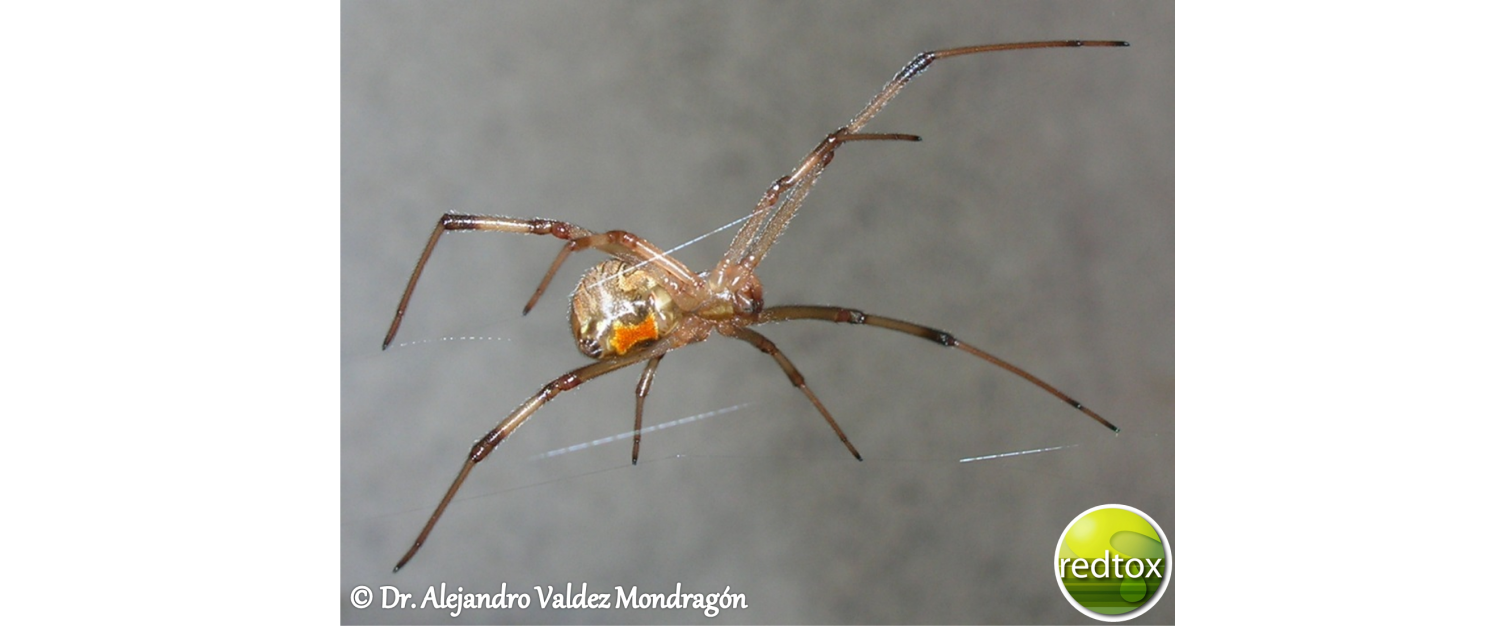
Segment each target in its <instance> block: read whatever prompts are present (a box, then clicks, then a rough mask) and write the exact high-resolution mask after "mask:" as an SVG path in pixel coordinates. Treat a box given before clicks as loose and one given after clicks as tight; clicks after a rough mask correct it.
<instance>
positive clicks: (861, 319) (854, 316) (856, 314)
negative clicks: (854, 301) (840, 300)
mask: <svg viewBox="0 0 1500 640" xmlns="http://www.w3.org/2000/svg"><path fill="white" fill-rule="evenodd" d="M833 321H834V322H840V323H843V324H864V323H865V312H863V311H860V310H859V309H839V312H838V314H837V315H835V316H834V317H833Z"/></svg>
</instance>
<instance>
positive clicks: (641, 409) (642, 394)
mask: <svg viewBox="0 0 1500 640" xmlns="http://www.w3.org/2000/svg"><path fill="white" fill-rule="evenodd" d="M664 355H666V354H662V356H664ZM662 356H656V357H655V358H652V359H651V361H650V362H647V363H646V370H645V371H642V372H641V381H640V383H639V384H637V385H636V386H635V445H634V446H632V447H631V449H630V464H638V463H639V462H640V460H641V416H642V415H644V414H645V411H646V394H648V393H651V381H652V380H655V379H656V365H659V364H661V359H662Z"/></svg>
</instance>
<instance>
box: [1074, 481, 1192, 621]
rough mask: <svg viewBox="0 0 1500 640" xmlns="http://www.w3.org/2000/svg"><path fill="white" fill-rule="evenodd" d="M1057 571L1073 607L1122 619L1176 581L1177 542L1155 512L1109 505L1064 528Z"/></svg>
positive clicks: (1137, 612)
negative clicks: (1173, 542)
mask: <svg viewBox="0 0 1500 640" xmlns="http://www.w3.org/2000/svg"><path fill="white" fill-rule="evenodd" d="M1052 572H1053V573H1054V574H1056V575H1057V586H1058V587H1059V588H1061V589H1062V592H1063V595H1064V596H1066V597H1067V598H1068V601H1069V602H1071V603H1073V607H1074V608H1076V609H1078V610H1079V611H1081V612H1083V613H1084V615H1087V616H1089V617H1090V618H1094V619H1095V620H1103V621H1106V622H1123V621H1125V620H1129V619H1131V618H1134V617H1136V616H1138V615H1141V614H1143V613H1145V612H1147V611H1149V610H1150V609H1151V607H1152V605H1155V604H1156V601H1157V600H1160V599H1161V594H1162V592H1164V591H1166V589H1167V583H1168V582H1171V580H1172V546H1171V545H1170V544H1168V543H1167V536H1166V534H1164V533H1162V530H1161V527H1158V526H1156V521H1155V520H1152V519H1151V516H1148V515H1146V514H1145V513H1142V512H1141V511H1140V510H1138V509H1136V508H1134V507H1127V506H1125V505H1122V504H1106V505H1102V506H1098V507H1094V508H1093V509H1089V510H1088V511H1085V512H1083V513H1081V514H1079V515H1078V517H1077V518H1074V519H1073V522H1071V523H1069V524H1068V528H1066V529H1064V530H1063V534H1062V537H1061V538H1058V540H1057V557H1056V558H1055V559H1053V562H1052Z"/></svg>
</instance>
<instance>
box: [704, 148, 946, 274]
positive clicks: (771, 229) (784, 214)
mask: <svg viewBox="0 0 1500 640" xmlns="http://www.w3.org/2000/svg"><path fill="white" fill-rule="evenodd" d="M921 139H922V138H921V137H920V136H914V135H911V134H909V133H852V132H850V131H849V130H848V128H847V127H846V128H843V129H839V130H838V131H835V132H833V133H830V134H828V136H827V137H825V138H823V140H822V141H821V142H819V143H818V146H816V147H813V150H812V151H810V152H808V154H807V156H806V157H804V158H803V159H802V162H801V163H800V164H798V165H797V168H796V169H794V170H793V171H792V172H791V173H789V174H786V175H784V176H781V177H780V178H777V179H776V180H775V181H774V182H772V183H771V186H770V187H767V188H766V192H765V193H764V194H762V195H761V197H760V202H758V203H756V205H755V211H754V212H753V213H751V214H750V219H749V220H748V221H746V222H745V226H742V227H740V230H739V232H737V233H736V234H735V236H734V240H732V241H730V243H729V250H728V251H726V252H725V253H724V258H723V259H722V260H720V262H719V264H718V266H717V267H715V269H714V275H715V277H717V278H718V280H717V281H718V282H720V283H722V282H723V281H724V279H725V272H727V271H728V270H729V268H730V267H732V266H734V265H738V264H742V263H744V262H745V261H746V260H751V261H752V262H751V264H747V265H745V266H747V267H752V268H753V266H754V263H756V262H759V261H760V259H761V258H763V257H765V254H766V251H768V250H770V248H771V244H773V243H775V242H776V239H777V238H778V237H780V236H781V232H782V231H783V230H785V229H786V226H787V224H789V223H790V222H791V221H792V216H794V215H796V214H797V210H798V209H800V208H802V200H803V199H804V198H806V197H807V194H808V192H809V191H812V187H813V183H815V182H817V180H818V176H820V175H822V174H823V169H824V168H826V167H827V166H828V164H829V163H830V162H833V152H834V151H835V150H837V149H838V148H839V147H840V146H843V144H844V143H846V142H854V141H856V140H905V141H909V142H918V141H921Z"/></svg>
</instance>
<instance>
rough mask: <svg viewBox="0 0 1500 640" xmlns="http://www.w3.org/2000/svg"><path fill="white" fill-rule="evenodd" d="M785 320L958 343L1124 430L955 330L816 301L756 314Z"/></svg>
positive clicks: (1101, 421) (947, 344) (1116, 429)
mask: <svg viewBox="0 0 1500 640" xmlns="http://www.w3.org/2000/svg"><path fill="white" fill-rule="evenodd" d="M782 320H823V321H826V322H840V323H844V324H867V325H870V326H873V327H881V328H883V329H890V330H892V331H900V332H901V333H908V334H911V335H914V336H917V337H918V338H926V339H928V340H931V341H933V342H936V343H938V344H940V345H943V346H945V347H957V348H959V349H961V350H963V351H966V352H968V353H971V354H973V355H974V356H976V357H978V358H980V359H982V360H984V361H986V362H988V363H990V364H993V365H995V366H997V367H1000V368H1001V369H1005V370H1006V371H1009V372H1011V373H1014V374H1016V375H1018V376H1020V377H1022V378H1024V379H1026V381H1027V382H1030V383H1031V384H1034V385H1036V386H1038V387H1041V388H1042V390H1044V391H1046V392H1047V393H1050V394H1052V395H1053V396H1056V397H1057V399H1059V400H1062V401H1063V402H1066V403H1068V405H1069V406H1071V407H1073V408H1074V409H1077V410H1079V411H1082V412H1083V413H1084V415H1087V416H1088V417H1090V418H1093V419H1094V420H1095V421H1096V422H1098V423H1099V424H1102V425H1104V426H1106V427H1109V430H1110V431H1113V432H1115V433H1119V432H1120V428H1119V427H1116V426H1115V425H1113V424H1110V422H1109V421H1108V420H1105V419H1104V417H1103V416H1100V415H1099V414H1097V413H1094V411H1093V410H1092V409H1089V408H1088V407H1085V406H1083V403H1081V402H1079V401H1077V400H1074V399H1073V398H1072V397H1070V396H1068V394H1065V393H1063V392H1061V391H1058V390H1057V388H1056V387H1053V386H1052V385H1050V384H1047V383H1046V382H1043V381H1042V379H1041V378H1038V377H1036V376H1034V375H1031V374H1030V373H1028V372H1027V371H1026V370H1024V369H1022V368H1020V367H1018V366H1016V365H1013V364H1011V363H1009V362H1006V361H1004V360H1001V359H1000V358H997V357H995V356H993V355H990V354H989V353H986V352H984V351H981V350H979V349H977V348H975V347H973V346H971V345H969V344H967V343H964V342H959V340H958V339H957V338H955V337H953V334H950V333H948V332H946V331H941V330H938V329H934V328H932V327H924V326H922V325H919V324H912V323H910V322H906V321H904V320H897V319H895V318H887V317H885V316H877V315H871V314H867V313H865V312H863V311H859V310H856V309H847V308H843V307H823V306H813V305H786V306H776V307H770V308H768V309H765V310H764V311H761V312H760V314H759V315H758V316H756V320H755V324H761V323H766V322H780V321H782ZM747 331H748V330H747Z"/></svg>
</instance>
